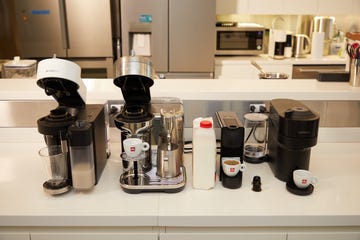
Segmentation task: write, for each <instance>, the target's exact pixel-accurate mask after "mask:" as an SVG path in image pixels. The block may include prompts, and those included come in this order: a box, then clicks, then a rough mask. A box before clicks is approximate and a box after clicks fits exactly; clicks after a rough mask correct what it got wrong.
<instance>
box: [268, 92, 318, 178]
mask: <svg viewBox="0 0 360 240" xmlns="http://www.w3.org/2000/svg"><path fill="white" fill-rule="evenodd" d="M318 129H319V115H318V114H317V113H315V112H313V111H312V110H310V109H309V108H308V107H307V106H305V105H304V104H303V103H301V102H299V101H296V100H292V99H273V100H271V102H270V114H269V138H268V151H269V164H270V167H271V169H272V171H273V173H274V175H275V177H276V178H278V179H280V180H281V181H284V182H289V181H291V180H292V174H293V171H294V170H296V169H306V170H308V169H309V164H310V152H311V147H313V146H315V145H316V143H317V136H318Z"/></svg>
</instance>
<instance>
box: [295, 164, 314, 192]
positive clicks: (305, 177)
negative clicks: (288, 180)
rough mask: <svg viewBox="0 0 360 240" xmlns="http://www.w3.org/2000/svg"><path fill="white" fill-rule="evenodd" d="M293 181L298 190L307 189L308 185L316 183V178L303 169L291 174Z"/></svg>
mask: <svg viewBox="0 0 360 240" xmlns="http://www.w3.org/2000/svg"><path fill="white" fill-rule="evenodd" d="M293 180H294V183H295V185H296V186H297V187H298V188H302V189H304V188H307V187H308V186H309V185H310V184H315V183H317V182H318V178H317V177H316V176H314V175H313V174H312V173H311V172H309V171H307V170H303V169H298V170H295V171H294V172H293Z"/></svg>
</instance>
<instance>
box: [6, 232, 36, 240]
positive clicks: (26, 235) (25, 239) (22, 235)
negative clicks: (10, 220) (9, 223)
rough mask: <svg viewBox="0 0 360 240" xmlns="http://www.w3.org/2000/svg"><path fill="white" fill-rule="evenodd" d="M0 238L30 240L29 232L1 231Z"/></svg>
mask: <svg viewBox="0 0 360 240" xmlns="http://www.w3.org/2000/svg"><path fill="white" fill-rule="evenodd" d="M0 240H30V234H29V233H16V232H2V233H0Z"/></svg>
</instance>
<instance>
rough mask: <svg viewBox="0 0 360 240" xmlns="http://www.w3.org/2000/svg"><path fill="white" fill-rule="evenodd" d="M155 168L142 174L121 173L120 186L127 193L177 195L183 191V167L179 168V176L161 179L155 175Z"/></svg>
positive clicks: (184, 175) (184, 174)
mask: <svg viewBox="0 0 360 240" xmlns="http://www.w3.org/2000/svg"><path fill="white" fill-rule="evenodd" d="M156 171H157V168H156V167H153V168H152V169H151V170H150V171H148V172H146V173H144V174H138V176H137V178H135V176H134V174H129V173H123V174H121V176H120V186H121V187H122V188H123V190H124V191H125V192H127V193H141V192H166V193H177V192H180V191H181V190H183V189H184V187H185V184H186V171H185V167H183V166H181V168H180V175H179V176H177V177H173V178H161V177H159V176H158V175H156Z"/></svg>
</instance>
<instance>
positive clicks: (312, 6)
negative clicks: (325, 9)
mask: <svg viewBox="0 0 360 240" xmlns="http://www.w3.org/2000/svg"><path fill="white" fill-rule="evenodd" d="M282 7H283V8H282V13H283V14H296V15H299V14H306V15H309V14H316V13H317V12H318V2H317V1H316V0H301V1H299V0H284V1H283V3H282Z"/></svg>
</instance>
